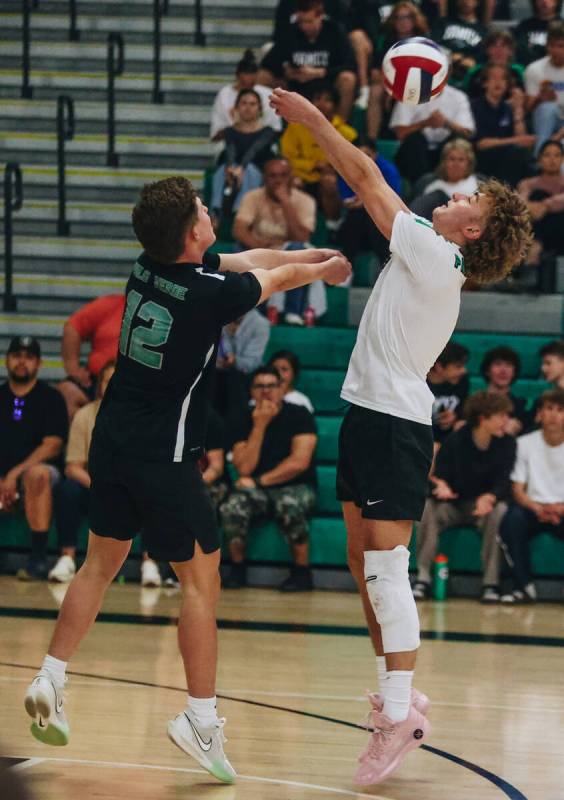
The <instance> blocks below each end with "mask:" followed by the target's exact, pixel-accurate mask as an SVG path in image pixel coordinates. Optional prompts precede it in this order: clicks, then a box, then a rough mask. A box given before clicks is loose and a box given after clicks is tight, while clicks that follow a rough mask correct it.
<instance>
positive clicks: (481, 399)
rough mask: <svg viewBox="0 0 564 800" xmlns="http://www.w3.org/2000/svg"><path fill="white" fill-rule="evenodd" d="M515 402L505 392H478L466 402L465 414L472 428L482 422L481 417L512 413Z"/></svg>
mask: <svg viewBox="0 0 564 800" xmlns="http://www.w3.org/2000/svg"><path fill="white" fill-rule="evenodd" d="M512 411H513V403H512V402H511V400H510V399H509V398H508V397H507V396H506V395H504V394H493V393H492V392H476V393H475V394H473V395H471V396H470V397H469V398H468V399H467V400H466V402H465V403H464V416H465V417H466V420H467V422H468V424H469V425H470V427H471V428H476V427H477V426H478V425H479V424H480V417H493V415H494V414H510V413H511V412H512Z"/></svg>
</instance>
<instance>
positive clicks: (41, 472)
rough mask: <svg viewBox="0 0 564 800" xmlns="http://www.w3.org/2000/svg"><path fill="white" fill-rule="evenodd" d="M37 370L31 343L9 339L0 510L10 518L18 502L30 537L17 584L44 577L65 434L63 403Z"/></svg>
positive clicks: (1, 404)
mask: <svg viewBox="0 0 564 800" xmlns="http://www.w3.org/2000/svg"><path fill="white" fill-rule="evenodd" d="M40 369H41V347H40V345H39V342H38V341H37V339H34V338H33V337H31V336H16V337H14V338H13V339H12V340H11V342H10V344H9V346H8V352H7V354H6V370H7V372H8V380H7V381H6V382H5V383H3V384H2V385H1V386H0V442H1V443H2V444H1V446H0V508H1V509H2V511H3V512H5V513H10V512H12V511H15V510H16V509H17V508H18V502H19V501H20V500H21V501H22V505H23V508H24V511H25V517H26V520H27V524H28V525H29V529H30V532H31V552H30V555H29V558H28V561H27V565H26V566H25V568H23V569H20V570H19V572H18V578H19V579H20V580H39V579H41V578H46V577H47V562H46V557H47V537H48V535H49V527H50V525H51V515H52V509H53V489H54V487H55V486H56V484H57V483H58V482H59V480H60V478H61V471H62V460H61V455H62V451H63V446H64V443H65V440H66V438H67V428H68V417H67V411H66V408H65V403H64V400H63V398H62V397H61V395H60V394H59V392H58V391H57V390H56V389H53V388H52V387H51V386H49V385H48V384H46V383H45V382H44V381H42V380H40V379H39V378H38V377H37V376H38V374H39V371H40Z"/></svg>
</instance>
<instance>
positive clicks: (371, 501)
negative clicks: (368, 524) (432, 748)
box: [366, 500, 384, 506]
mask: <svg viewBox="0 0 564 800" xmlns="http://www.w3.org/2000/svg"><path fill="white" fill-rule="evenodd" d="M383 502H384V501H383V500H367V501H366V505H367V506H375V505H376V503H383Z"/></svg>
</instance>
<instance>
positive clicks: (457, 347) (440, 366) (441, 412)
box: [427, 342, 470, 446]
mask: <svg viewBox="0 0 564 800" xmlns="http://www.w3.org/2000/svg"><path fill="white" fill-rule="evenodd" d="M468 355H469V353H468V348H466V347H464V345H462V344H458V342H449V343H448V344H447V346H446V347H445V349H444V350H443V352H442V353H441V354H440V356H439V357H438V358H437V360H436V361H435V363H434V364H433V366H432V367H431V369H430V370H429V374H428V375H427V386H428V387H429V389H430V390H431V391H432V392H433V394H434V396H435V399H434V401H433V411H432V421H433V439H434V440H435V446H438V445H440V444H441V443H442V442H443V441H444V440H445V439H446V437H447V436H448V435H449V433H451V432H452V431H453V430H455V429H456V425H457V424H459V423H460V420H461V418H462V409H463V406H464V403H465V401H466V398H467V397H468V394H469V392H470V381H469V380H468V373H467V371H466V363H467V361H468Z"/></svg>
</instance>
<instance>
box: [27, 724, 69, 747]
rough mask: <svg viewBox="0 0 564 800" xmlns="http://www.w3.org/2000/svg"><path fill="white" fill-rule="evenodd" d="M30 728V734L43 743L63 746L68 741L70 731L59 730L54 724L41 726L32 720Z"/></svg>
mask: <svg viewBox="0 0 564 800" xmlns="http://www.w3.org/2000/svg"><path fill="white" fill-rule="evenodd" d="M30 730H31V735H32V736H34V737H35V738H36V739H37V740H38V741H39V742H43V744H50V745H53V746H54V747H63V746H64V745H65V744H68V743H69V737H70V731H68V730H66V731H64V730H61V729H60V728H56V727H55V726H54V725H47V727H46V728H41V727H40V726H39V725H38V724H37V722H32V723H31V728H30Z"/></svg>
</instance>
